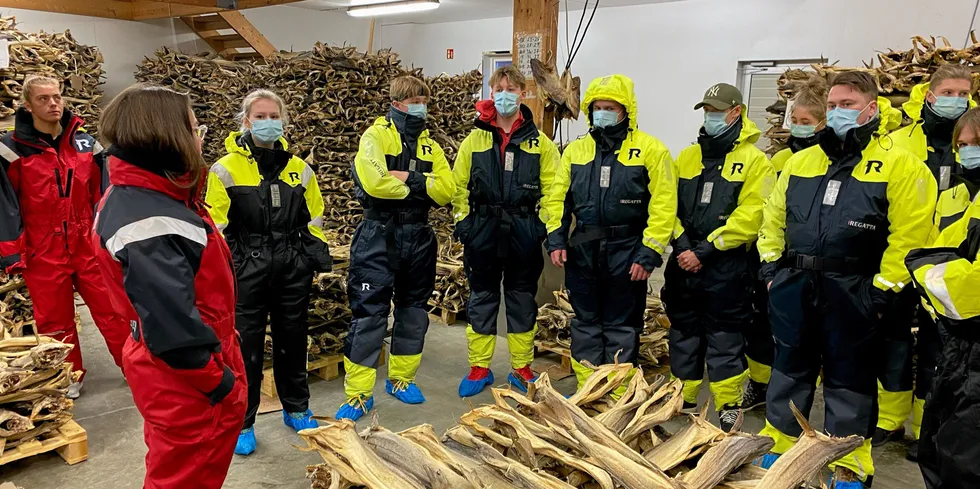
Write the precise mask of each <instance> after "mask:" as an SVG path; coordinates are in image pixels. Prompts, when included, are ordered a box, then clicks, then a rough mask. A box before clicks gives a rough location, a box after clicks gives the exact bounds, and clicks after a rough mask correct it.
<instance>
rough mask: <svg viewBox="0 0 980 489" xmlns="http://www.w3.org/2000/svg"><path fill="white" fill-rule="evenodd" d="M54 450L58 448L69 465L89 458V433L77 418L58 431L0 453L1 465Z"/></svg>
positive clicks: (59, 453)
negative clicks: (77, 421)
mask: <svg viewBox="0 0 980 489" xmlns="http://www.w3.org/2000/svg"><path fill="white" fill-rule="evenodd" d="M52 450H56V451H57V452H58V455H61V458H63V459H65V462H68V465H75V464H77V463H79V462H84V461H85V460H86V459H88V434H87V433H86V432H85V428H82V427H81V426H79V424H78V423H76V422H75V420H71V421H69V422H67V423H65V424H64V425H62V426H61V427H60V428H58V429H57V430H56V431H53V432H51V433H48V434H46V435H42V436H41V439H36V440H31V441H29V442H27V443H24V444H22V445H18V446H17V447H16V448H11V449H10V450H6V451H4V452H3V454H2V455H0V465H6V464H8V463H10V462H13V461H15V460H20V459H22V458H27V457H33V456H34V455H38V454H41V453H46V452H50V451H52Z"/></svg>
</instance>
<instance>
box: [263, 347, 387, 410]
mask: <svg viewBox="0 0 980 489" xmlns="http://www.w3.org/2000/svg"><path fill="white" fill-rule="evenodd" d="M387 348H388V346H387V345H382V346H381V358H379V359H378V366H379V367H380V366H382V365H384V364H385V357H386V356H387V355H386V353H387ZM314 357H315V358H314V359H313V360H309V361H307V362H306V371H307V372H309V373H311V374H313V375H316V376H317V377H320V378H321V379H323V380H333V379H336V378H339V377H340V372H341V367H343V365H344V355H343V354H338V355H314ZM261 391H262V394H265V395H266V396H269V397H271V398H273V399H278V398H279V396H278V394H277V392H276V380H275V375H274V374H273V372H272V367H271V366H267V367H266V368H265V369H263V370H262V388H261Z"/></svg>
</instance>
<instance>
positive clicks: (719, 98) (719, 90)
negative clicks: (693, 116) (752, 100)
mask: <svg viewBox="0 0 980 489" xmlns="http://www.w3.org/2000/svg"><path fill="white" fill-rule="evenodd" d="M705 105H710V106H712V107H714V108H716V109H718V110H725V109H728V108H730V107H734V106H736V105H742V92H740V91H738V89H737V88H735V87H733V86H731V85H729V84H727V83H716V84H715V85H713V86H712V87H711V88H709V89H708V90H707V91H706V92H704V100H702V101H701V102H700V103H699V104H697V105H695V106H694V110H698V109H700V108H701V107H704V106H705Z"/></svg>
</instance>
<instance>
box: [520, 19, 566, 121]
mask: <svg viewBox="0 0 980 489" xmlns="http://www.w3.org/2000/svg"><path fill="white" fill-rule="evenodd" d="M511 53H513V56H514V66H517V67H518V68H520V69H521V71H522V72H524V76H525V77H527V93H528V98H527V100H526V101H525V104H526V105H527V106H528V108H530V109H531V112H532V113H534V121H535V122H536V123H537V124H538V127H539V128H540V129H541V130H542V131H544V133H545V134H554V126H555V118H554V114H545V109H544V100H542V99H541V98H539V97H538V93H537V92H538V87H537V84H536V83H534V77H533V76H531V68H530V57H534V58H537V59H540V60H541V61H544V60H545V59H547V58H548V54H549V53H551V54H553V55H555V56H556V57H557V55H558V0H514V41H513V49H512V50H511Z"/></svg>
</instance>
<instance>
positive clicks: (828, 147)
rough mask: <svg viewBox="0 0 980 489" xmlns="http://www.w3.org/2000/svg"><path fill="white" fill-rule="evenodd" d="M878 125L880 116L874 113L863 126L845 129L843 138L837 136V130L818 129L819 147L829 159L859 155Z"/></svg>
mask: <svg viewBox="0 0 980 489" xmlns="http://www.w3.org/2000/svg"><path fill="white" fill-rule="evenodd" d="M880 125H881V116H880V115H877V114H876V115H875V116H874V118H873V119H871V120H870V121H868V122H867V123H865V124H864V125H863V126H859V127H856V128H854V129H851V130H849V131H847V133H846V134H845V135H844V139H841V138H840V137H838V136H837V132H835V131H834V130H833V129H830V130H824V131H820V132H818V133H817V134H818V135H819V136H820V148H821V149H823V151H824V153H826V154H827V156H828V157H830V159H831V161H834V160H840V159H843V158H846V157H848V156H854V155H859V154H861V152H862V151H864V148H867V147H868V144H870V143H871V138H872V137H874V135H875V132H877V131H878V127H879V126H880Z"/></svg>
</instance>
